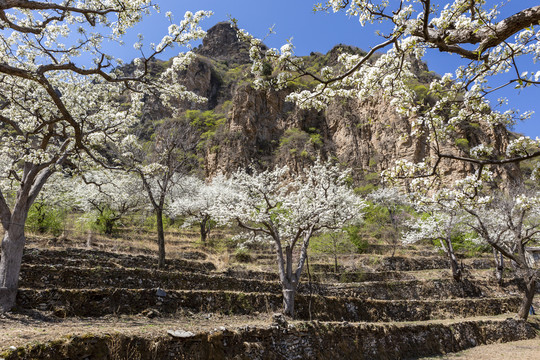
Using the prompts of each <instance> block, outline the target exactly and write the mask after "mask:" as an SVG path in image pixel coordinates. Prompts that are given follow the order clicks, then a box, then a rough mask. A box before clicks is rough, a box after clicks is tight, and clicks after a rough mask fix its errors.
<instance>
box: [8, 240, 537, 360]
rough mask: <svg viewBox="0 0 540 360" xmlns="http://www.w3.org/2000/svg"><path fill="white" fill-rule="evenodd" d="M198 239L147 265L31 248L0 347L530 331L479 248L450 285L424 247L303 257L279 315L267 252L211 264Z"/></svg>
mask: <svg viewBox="0 0 540 360" xmlns="http://www.w3.org/2000/svg"><path fill="white" fill-rule="evenodd" d="M203 250H204V249H202V250H201V248H200V247H199V248H189V247H186V248H185V249H184V252H183V253H182V254H183V256H178V257H177V258H176V259H171V260H168V262H167V267H166V269H165V270H156V269H155V263H156V259H155V258H154V257H152V256H149V255H140V254H130V253H116V252H112V251H106V250H88V249H82V248H74V247H71V248H44V247H42V246H40V247H29V248H28V249H27V250H26V253H25V255H24V260H23V263H24V265H23V269H22V272H21V279H20V286H21V290H20V292H19V294H18V306H17V308H16V309H15V311H13V312H12V313H8V314H6V315H3V317H2V318H0V330H1V331H0V332H1V335H0V354H2V355H0V358H4V359H184V358H185V359H191V358H194V359H225V358H234V359H303V358H320V359H334V358H347V359H349V358H355V359H378V358H381V359H397V358H418V357H422V356H435V355H440V354H445V353H449V352H456V351H460V350H463V349H467V348H470V347H473V346H477V345H481V344H490V343H498V342H508V341H516V340H523V339H531V338H535V337H536V336H537V334H536V330H535V329H534V327H533V326H531V325H530V324H528V323H525V322H520V321H516V320H513V319H511V317H512V316H513V313H514V312H515V311H517V308H518V306H519V301H520V297H519V295H520V294H519V289H518V288H517V286H516V285H514V284H513V282H510V281H509V282H508V285H507V286H505V287H504V288H503V289H500V288H498V287H497V286H495V285H494V281H493V279H492V278H491V275H490V274H491V270H490V269H489V268H490V267H491V265H492V264H491V260H490V258H489V257H486V258H475V259H465V260H464V262H463V263H464V266H465V267H466V269H467V272H468V277H467V279H466V280H465V281H463V282H462V283H456V282H454V281H453V280H452V279H451V276H450V274H449V272H448V270H447V267H448V262H447V261H446V259H445V258H444V257H441V256H440V255H439V254H437V253H436V252H433V251H431V250H429V249H420V250H418V249H403V250H401V251H400V255H399V256H395V257H391V256H389V255H388V253H387V250H386V249H385V248H384V247H373V248H372V252H371V253H368V254H362V255H349V256H347V257H346V258H344V259H342V261H341V262H342V264H345V265H342V266H341V267H340V268H339V269H338V270H340V272H339V273H335V272H333V270H334V265H333V263H332V261H331V259H330V258H328V257H326V256H324V255H318V256H313V257H312V258H311V259H310V260H311V262H312V263H311V265H310V276H309V278H310V279H311V281H308V276H307V274H305V276H304V278H303V283H302V284H301V286H300V288H299V293H298V295H297V297H296V318H295V319H294V320H291V319H283V318H281V317H279V316H273V315H272V314H274V313H278V312H279V311H280V310H281V307H282V296H281V288H280V285H279V283H278V281H277V280H278V279H277V273H276V272H275V271H272V270H274V266H273V261H274V260H273V259H274V257H273V254H271V253H268V252H260V253H257V254H253V256H252V258H254V260H253V262H252V263H250V264H249V265H248V266H242V265H241V264H238V263H234V262H231V263H230V264H229V266H228V267H227V268H226V269H222V270H221V271H218V270H217V267H216V265H215V264H213V263H212V262H211V261H209V260H208V259H207V255H206V253H205V252H204V251H203ZM182 257H183V258H182ZM306 273H307V272H306ZM537 308H540V307H537ZM179 330H181V331H179Z"/></svg>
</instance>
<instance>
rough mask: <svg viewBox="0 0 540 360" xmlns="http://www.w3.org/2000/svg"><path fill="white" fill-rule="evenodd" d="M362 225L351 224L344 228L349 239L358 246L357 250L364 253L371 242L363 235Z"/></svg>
mask: <svg viewBox="0 0 540 360" xmlns="http://www.w3.org/2000/svg"><path fill="white" fill-rule="evenodd" d="M361 228H362V227H361V226H360V225H350V226H347V227H345V228H344V230H345V233H346V234H347V237H348V238H349V241H350V242H351V243H352V244H353V245H354V246H355V247H356V251H357V252H358V253H359V254H362V253H363V252H365V251H366V249H367V248H368V246H369V242H368V241H367V240H366V239H365V238H364V237H363V236H362V235H361V233H360V230H361Z"/></svg>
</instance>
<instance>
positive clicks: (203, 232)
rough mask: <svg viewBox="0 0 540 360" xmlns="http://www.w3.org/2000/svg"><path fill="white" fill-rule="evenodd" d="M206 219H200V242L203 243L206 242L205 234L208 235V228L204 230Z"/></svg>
mask: <svg viewBox="0 0 540 360" xmlns="http://www.w3.org/2000/svg"><path fill="white" fill-rule="evenodd" d="M207 221H208V220H206V219H203V220H202V221H201V242H202V243H203V244H206V238H207V235H208V230H206V223H207Z"/></svg>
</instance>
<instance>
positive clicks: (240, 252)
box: [234, 247, 253, 263]
mask: <svg viewBox="0 0 540 360" xmlns="http://www.w3.org/2000/svg"><path fill="white" fill-rule="evenodd" d="M234 257H235V258H236V261H238V262H241V263H248V262H251V261H252V260H253V259H252V258H251V254H250V252H249V250H248V249H247V248H245V247H240V248H238V249H236V251H235V253H234Z"/></svg>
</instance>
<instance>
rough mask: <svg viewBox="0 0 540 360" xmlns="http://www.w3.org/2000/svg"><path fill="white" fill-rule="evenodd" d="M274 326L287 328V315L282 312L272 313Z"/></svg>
mask: <svg viewBox="0 0 540 360" xmlns="http://www.w3.org/2000/svg"><path fill="white" fill-rule="evenodd" d="M272 326H277V327H281V328H287V327H288V324H287V320H286V319H285V315H283V314H280V313H278V314H274V315H272Z"/></svg>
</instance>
